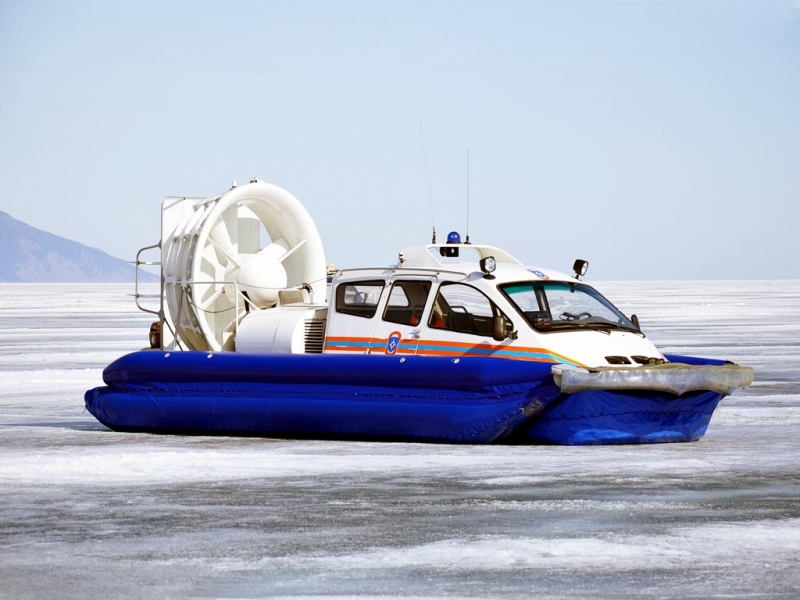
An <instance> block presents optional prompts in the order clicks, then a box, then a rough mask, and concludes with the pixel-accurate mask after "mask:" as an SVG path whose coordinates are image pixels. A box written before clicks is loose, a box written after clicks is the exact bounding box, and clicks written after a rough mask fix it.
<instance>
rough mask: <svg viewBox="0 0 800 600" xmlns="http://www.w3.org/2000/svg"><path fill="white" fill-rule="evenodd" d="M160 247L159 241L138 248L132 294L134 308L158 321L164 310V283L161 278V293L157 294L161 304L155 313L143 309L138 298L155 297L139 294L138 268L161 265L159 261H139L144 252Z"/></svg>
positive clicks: (153, 295) (153, 296) (148, 309)
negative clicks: (155, 317)
mask: <svg viewBox="0 0 800 600" xmlns="http://www.w3.org/2000/svg"><path fill="white" fill-rule="evenodd" d="M160 247H161V242H160V241H159V242H158V243H157V244H153V245H152V246H145V247H144V248H140V249H139V251H138V252H137V253H136V262H135V263H134V264H135V265H136V283H135V287H134V292H133V298H134V302H136V308H138V309H139V310H141V311H142V312H146V313H150V314H153V315H156V316H157V317H158V318H159V319H161V314H162V311H163V308H164V307H163V303H164V289H163V286H164V282H163V278H162V282H161V286H162V289H161V293H160V294H158V297H159V298H161V302H159V306H158V310H157V311H156V310H152V309H150V308H145V307H144V306H142V305H141V303H140V302H139V298H155V297H156V295H155V294H140V293H139V267H140V266H141V265H158V266H160V265H161V261H159V262H146V261H143V260H141V256H142V252H144V251H146V250H152V249H153V248H160Z"/></svg>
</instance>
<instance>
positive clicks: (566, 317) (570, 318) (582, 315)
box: [558, 312, 592, 321]
mask: <svg viewBox="0 0 800 600" xmlns="http://www.w3.org/2000/svg"><path fill="white" fill-rule="evenodd" d="M591 317H592V314H591V313H588V312H582V313H578V314H577V315H575V314H573V313H569V312H563V313H561V314H560V315H558V318H559V319H562V320H564V321H577V320H578V319H590V318H591Z"/></svg>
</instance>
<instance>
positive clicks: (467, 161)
mask: <svg viewBox="0 0 800 600" xmlns="http://www.w3.org/2000/svg"><path fill="white" fill-rule="evenodd" d="M466 243H467V244H469V148H467V242H466Z"/></svg>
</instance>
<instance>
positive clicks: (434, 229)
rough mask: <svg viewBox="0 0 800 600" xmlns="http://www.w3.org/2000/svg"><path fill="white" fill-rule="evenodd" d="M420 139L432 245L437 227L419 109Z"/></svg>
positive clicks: (420, 110)
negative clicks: (429, 210)
mask: <svg viewBox="0 0 800 600" xmlns="http://www.w3.org/2000/svg"><path fill="white" fill-rule="evenodd" d="M419 137H420V138H421V139H422V160H423V161H424V163H425V183H426V184H427V186H428V206H430V208H431V227H432V228H433V238H432V239H431V244H435V243H436V225H435V224H434V220H433V200H432V199H431V180H430V177H428V157H427V156H426V155H425V133H424V132H423V130H422V108H420V109H419Z"/></svg>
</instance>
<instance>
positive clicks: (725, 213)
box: [0, 0, 800, 280]
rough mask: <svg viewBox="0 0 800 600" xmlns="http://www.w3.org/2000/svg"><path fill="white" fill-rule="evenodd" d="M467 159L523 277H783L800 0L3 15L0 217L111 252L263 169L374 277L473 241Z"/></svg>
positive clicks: (794, 208)
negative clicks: (167, 203) (429, 248)
mask: <svg viewBox="0 0 800 600" xmlns="http://www.w3.org/2000/svg"><path fill="white" fill-rule="evenodd" d="M420 115H421V120H422V128H423V131H424V139H425V154H426V156H427V169H428V173H429V179H430V197H431V203H429V201H428V190H427V186H426V176H425V163H424V161H423V151H422V141H421V135H420ZM468 148H469V153H470V211H469V214H470V216H469V229H470V230H469V233H470V238H471V240H472V241H473V242H481V243H488V244H492V245H497V246H500V247H503V248H505V249H506V250H508V251H509V252H511V253H512V254H514V255H515V256H517V257H518V258H520V259H521V260H523V261H524V262H526V263H529V264H534V265H540V266H546V267H552V268H558V269H561V270H569V268H570V266H571V264H572V262H573V260H574V259H575V258H577V257H581V258H586V259H588V260H589V261H590V263H591V267H590V271H589V279H590V280H591V279H696V278H711V279H749V278H782V277H790V278H800V261H797V260H796V257H797V256H798V254H800V242H798V235H797V233H796V230H797V221H798V216H799V215H800V210H799V209H798V204H799V203H800V3H798V2H796V1H790V0H785V1H778V0H776V1H774V2H770V1H764V2H756V1H752V2H748V1H746V0H741V1H724V0H718V1H710V0H709V1H700V0H697V1H691V0H685V1H669V0H664V1H639V2H637V1H627V2H616V1H603V0H597V1H591V2H590V1H577V0H576V1H572V0H565V1H561V2H535V1H533V2H531V1H528V2H503V1H492V2H436V1H431V0H429V1H427V2H344V1H343V2H302V1H299V2H290V1H287V2H246V1H228V2H211V1H197V2H171V1H159V2H147V1H136V2H100V1H86V2H81V1H74V2H44V1H36V0H21V1H17V0H0V209H2V210H4V211H6V212H8V213H10V214H11V215H12V216H14V217H15V218H18V219H20V220H23V221H25V222H27V223H29V224H31V225H33V226H35V227H38V228H40V229H44V230H47V231H50V232H53V233H56V234H59V235H63V236H65V237H68V238H71V239H74V240H77V241H80V242H82V243H85V244H87V245H90V246H94V247H98V248H100V249H102V250H105V251H107V252H109V253H111V254H113V255H116V256H119V257H122V258H132V257H133V256H134V254H135V252H136V250H138V248H139V247H141V246H144V245H147V244H151V243H154V242H156V241H157V240H158V235H159V218H160V215H159V206H160V200H161V198H162V197H163V196H166V195H171V194H192V195H213V194H216V193H219V192H221V191H223V190H225V189H227V188H228V186H229V185H230V182H231V180H233V179H236V180H238V181H239V182H244V181H247V180H249V179H250V178H251V177H253V176H258V177H260V178H261V179H263V180H266V181H269V182H271V183H275V184H277V185H280V186H282V187H284V188H286V189H287V190H289V191H290V192H292V193H293V194H294V195H295V196H297V197H298V199H300V201H301V202H303V203H304V204H305V205H306V207H307V208H308V209H309V212H310V213H311V215H312V216H313V217H314V219H315V220H316V222H317V225H318V227H319V229H320V232H321V234H322V238H323V242H324V244H325V249H326V253H327V258H328V261H329V262H334V263H336V264H337V266H340V267H354V266H368V265H370V266H371V265H380V264H388V263H391V262H394V260H395V258H396V256H397V252H398V250H399V249H400V247H401V246H403V245H406V244H412V243H426V242H428V241H429V239H430V230H431V224H432V223H431V221H432V216H433V223H434V224H435V226H436V229H437V231H438V232H439V234H440V236H443V235H446V233H447V232H448V231H450V230H451V229H457V230H459V231H461V232H462V234H463V233H464V232H465V226H466V221H467V216H466V215H467V210H466V195H467V189H466V187H467V186H466V184H467V165H466V163H467V160H466V154H467V149H468Z"/></svg>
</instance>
